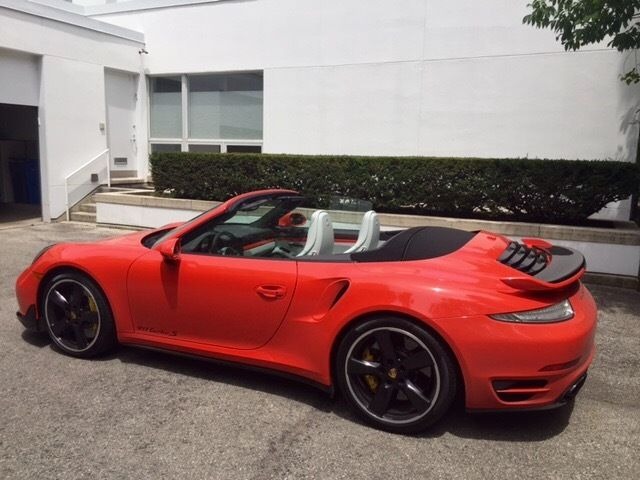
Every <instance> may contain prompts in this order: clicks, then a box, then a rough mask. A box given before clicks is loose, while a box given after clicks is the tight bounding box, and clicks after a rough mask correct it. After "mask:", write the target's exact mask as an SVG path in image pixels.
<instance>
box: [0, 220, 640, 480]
mask: <svg viewBox="0 0 640 480" xmlns="http://www.w3.org/2000/svg"><path fill="white" fill-rule="evenodd" d="M122 233H124V232H123V231H122V230H114V229H105V228H100V227H95V226H91V225H83V224H74V223H67V224H36V225H33V226H24V225H20V226H16V227H15V228H5V229H0V251H1V254H0V255H1V257H0V259H1V262H0V283H1V287H0V478H2V479H13V478H16V479H31V478H33V479H49V478H60V479H75V478H87V479H89V478H91V479H112V478H113V479H147V478H148V479H160V478H189V479H190V480H195V479H209V478H210V479H217V478H220V479H235V478H238V479H269V478H274V479H282V478H295V479H298V478H319V479H333V478H348V479H367V480H374V479H402V478H411V479H430V478H434V479H435V478H443V479H465V480H469V479H491V478H506V479H509V478H517V479H529V478H532V479H533V478H535V479H538V478H540V479H565V478H566V479H574V478H575V479H592V478H594V479H595V478H606V479H638V478H640V293H639V292H636V291H633V290H625V289H616V288H612V287H602V286H597V285H593V286H590V289H591V291H592V293H593V294H594V296H595V298H596V301H597V303H598V306H599V309H600V322H599V327H598V335H597V345H598V354H597V358H596V360H595V363H594V364H593V366H592V368H591V370H590V372H589V378H588V379H587V382H586V384H585V386H584V388H583V389H582V391H581V392H580V394H579V395H578V398H577V399H576V401H575V403H574V404H573V405H570V406H567V407H565V408H562V409H559V410H554V411H546V412H536V413H511V414H505V413H503V414H482V415H479V414H475V415H471V414H467V413H465V412H464V410H463V409H462V408H461V407H460V406H457V407H456V408H454V409H453V411H452V412H451V413H449V414H448V415H447V416H446V417H445V418H444V420H443V421H441V422H440V423H439V424H437V425H436V426H435V427H434V428H433V429H432V430H431V431H429V432H427V433H426V434H423V435H420V436H412V437H409V436H401V435H394V434H388V433H383V432H380V431H377V430H374V429H371V428H369V427H367V426H365V425H363V424H362V423H361V422H360V421H359V420H357V419H356V418H354V417H353V416H352V415H351V413H350V412H349V410H348V409H347V407H346V405H345V404H344V403H343V402H342V401H341V400H333V399H331V398H329V397H327V396H326V395H325V394H323V393H321V392H319V391H317V390H315V389H314V388H313V387H310V386H306V385H303V384H300V383H297V382H294V381H291V380H285V379H282V378H277V377H273V376H270V375H266V374H260V373H254V372H248V371H246V370H242V369H237V368H233V367H223V366H220V365H216V364H212V363H210V362H206V361H200V360H193V359H186V358H182V357H176V356H173V355H169V354H163V353H156V352H150V351H145V350H138V349H134V348H125V347H122V348H120V349H119V350H118V351H117V352H116V353H114V354H113V355H110V356H108V357H106V358H102V359H99V360H78V359H74V358H71V357H68V356H65V355H62V354H60V353H58V352H57V351H56V350H55V349H54V348H53V347H52V346H51V345H50V343H49V341H48V340H47V338H46V337H43V336H39V335H30V334H25V333H24V331H23V328H22V326H21V325H20V324H19V323H18V321H17V320H16V318H15V311H16V301H15V296H14V282H15V279H16V277H17V275H18V274H19V273H20V271H21V270H22V269H23V268H24V267H25V266H26V265H27V264H28V263H29V262H30V261H31V260H32V258H33V256H34V255H35V254H36V252H37V251H38V250H39V249H40V248H42V247H44V246H45V245H48V244H50V243H54V242H59V241H71V240H73V241H75V240H82V241H88V240H92V239H97V238H103V237H108V236H114V235H118V234H122Z"/></svg>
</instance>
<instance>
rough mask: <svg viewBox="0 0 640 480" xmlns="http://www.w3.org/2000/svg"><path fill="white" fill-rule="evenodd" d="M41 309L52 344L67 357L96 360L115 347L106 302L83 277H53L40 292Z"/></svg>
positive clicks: (115, 340)
mask: <svg viewBox="0 0 640 480" xmlns="http://www.w3.org/2000/svg"><path fill="white" fill-rule="evenodd" d="M40 307H41V308H40V311H41V312H42V316H43V318H44V323H45V325H46V328H47V332H48V334H49V337H50V338H51V341H52V342H53V343H54V344H55V345H56V346H57V347H58V348H59V349H60V350H62V351H63V352H64V353H66V354H67V355H71V356H74V357H80V358H90V357H95V356H98V355H101V354H104V353H106V352H108V351H110V350H112V349H113V348H114V347H115V346H116V344H117V339H116V331H115V325H114V322H113V315H112V313H111V309H110V308H109V304H108V302H107V299H106V298H105V296H104V294H103V293H102V291H101V290H100V289H99V288H98V287H97V285H96V284H95V283H94V282H93V281H92V280H91V279H89V278H88V277H86V276H85V275H82V274H80V273H77V272H65V273H60V274H58V275H55V276H54V277H53V278H51V279H50V280H49V281H48V282H47V284H46V285H45V287H44V289H43V291H42V298H41V305H40Z"/></svg>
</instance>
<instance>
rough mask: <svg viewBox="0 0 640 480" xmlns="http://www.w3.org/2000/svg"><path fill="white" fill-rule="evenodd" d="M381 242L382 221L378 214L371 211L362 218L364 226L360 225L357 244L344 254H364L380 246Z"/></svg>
mask: <svg viewBox="0 0 640 480" xmlns="http://www.w3.org/2000/svg"><path fill="white" fill-rule="evenodd" d="M379 241H380V219H379V218H378V214H377V213H376V212H374V211H373V210H369V211H368V212H367V213H365V214H364V216H363V217H362V224H361V225H360V232H359V233H358V239H357V240H356V243H354V244H353V245H352V246H351V247H350V248H349V249H347V250H346V251H345V252H344V253H355V252H364V251H366V250H371V249H374V248H376V247H377V246H378V243H379Z"/></svg>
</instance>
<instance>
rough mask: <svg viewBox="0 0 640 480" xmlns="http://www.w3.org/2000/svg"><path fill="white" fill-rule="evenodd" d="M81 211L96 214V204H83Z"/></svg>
mask: <svg viewBox="0 0 640 480" xmlns="http://www.w3.org/2000/svg"><path fill="white" fill-rule="evenodd" d="M80 211H81V212H87V213H96V204H95V203H81V204H80Z"/></svg>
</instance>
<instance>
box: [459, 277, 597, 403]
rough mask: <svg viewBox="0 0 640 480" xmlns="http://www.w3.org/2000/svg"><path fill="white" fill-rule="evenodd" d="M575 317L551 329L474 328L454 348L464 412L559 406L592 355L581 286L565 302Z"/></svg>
mask: <svg viewBox="0 0 640 480" xmlns="http://www.w3.org/2000/svg"><path fill="white" fill-rule="evenodd" d="M569 300H570V301H571V304H572V306H573V309H574V311H575V316H574V318H572V319H571V320H568V321H566V322H559V323H554V324H538V325H536V324H510V323H506V322H505V323H500V324H496V323H498V322H496V321H495V320H492V319H491V318H489V317H484V316H483V317H473V318H467V319H466V322H465V323H466V327H467V329H468V328H469V323H468V322H473V323H474V326H473V327H474V328H473V331H474V335H473V336H468V335H467V336H457V337H456V338H463V339H464V340H463V341H462V342H461V343H458V344H457V345H456V349H455V350H456V352H457V353H458V359H459V360H460V364H461V365H460V366H461V369H462V373H463V377H464V384H465V396H466V408H467V409H468V410H474V411H475V410H481V411H482V410H540V409H548V408H554V407H558V406H562V405H563V404H565V403H567V402H568V401H569V400H570V399H571V398H573V397H574V396H575V395H576V394H577V393H578V391H579V390H580V388H581V387H582V385H583V384H584V380H585V379H586V373H587V370H588V368H589V366H590V365H591V362H592V361H593V358H594V355H595V343H594V339H595V331H596V307H595V303H594V301H593V299H592V298H591V295H590V294H589V292H588V291H587V290H586V289H585V288H584V287H582V286H581V287H580V288H579V289H578V291H577V292H576V293H575V294H574V295H572V296H571V297H570V299H569Z"/></svg>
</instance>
